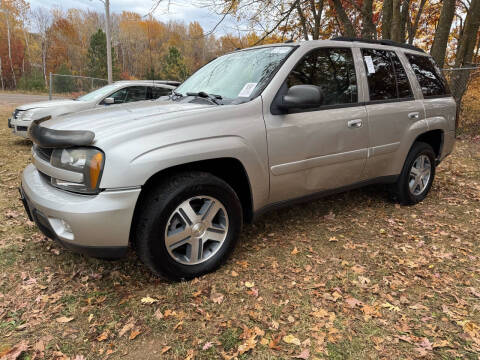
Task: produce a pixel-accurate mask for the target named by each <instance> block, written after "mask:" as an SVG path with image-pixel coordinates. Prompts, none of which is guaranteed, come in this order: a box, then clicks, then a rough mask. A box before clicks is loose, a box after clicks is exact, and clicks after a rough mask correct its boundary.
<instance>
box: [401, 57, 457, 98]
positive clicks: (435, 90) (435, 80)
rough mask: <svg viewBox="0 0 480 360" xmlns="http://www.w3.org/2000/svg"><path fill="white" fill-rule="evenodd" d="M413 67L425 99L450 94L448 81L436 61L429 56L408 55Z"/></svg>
mask: <svg viewBox="0 0 480 360" xmlns="http://www.w3.org/2000/svg"><path fill="white" fill-rule="evenodd" d="M406 55H407V58H408V61H409V62H410V64H411V65H412V69H413V71H414V72H415V75H416V77H417V80H418V83H419V84H420V87H421V88H422V93H423V97H425V98H428V97H435V96H445V95H449V94H450V89H449V88H448V85H447V81H446V80H445V78H444V77H443V75H442V72H441V70H440V69H439V67H438V66H437V64H435V61H434V60H433V59H432V58H431V57H429V56H418V55H412V54H406Z"/></svg>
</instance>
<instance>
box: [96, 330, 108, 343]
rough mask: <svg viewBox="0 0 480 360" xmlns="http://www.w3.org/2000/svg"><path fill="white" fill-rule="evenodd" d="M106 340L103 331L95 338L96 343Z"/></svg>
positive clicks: (105, 332) (106, 337)
mask: <svg viewBox="0 0 480 360" xmlns="http://www.w3.org/2000/svg"><path fill="white" fill-rule="evenodd" d="M107 339H108V332H107V331H104V332H103V333H101V334H100V335H98V336H97V341H105V340H107Z"/></svg>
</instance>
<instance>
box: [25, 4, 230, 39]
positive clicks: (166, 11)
mask: <svg viewBox="0 0 480 360" xmlns="http://www.w3.org/2000/svg"><path fill="white" fill-rule="evenodd" d="M155 2H156V1H155V0H110V12H111V13H113V12H116V13H121V12H122V11H124V10H127V11H133V12H136V13H138V14H140V15H142V16H143V15H146V14H148V13H149V12H150V10H151V9H152V6H153V5H154V3H155ZM168 2H169V1H168V0H164V1H163V2H162V3H161V4H160V6H159V7H158V8H157V9H156V10H155V12H154V14H153V15H154V16H155V17H156V18H157V19H158V20H160V21H162V22H168V21H169V20H177V21H184V22H185V23H187V24H188V23H189V22H191V21H198V22H199V23H200V25H201V26H202V27H203V30H204V31H205V32H208V31H210V30H212V29H213V28H214V26H215V25H216V24H217V23H218V21H219V19H220V16H218V15H216V14H215V13H213V12H212V11H210V10H209V9H207V8H203V7H200V6H195V5H193V4H192V1H187V0H171V1H170V5H168ZM30 7H31V8H32V9H34V8H37V7H44V8H60V9H62V10H67V9H69V8H80V9H90V10H96V11H98V12H104V6H103V3H102V2H101V1H100V0H62V1H58V0H30ZM234 29H235V27H234V24H233V22H232V21H231V20H229V19H226V20H225V21H224V22H222V24H220V25H219V26H218V28H217V29H216V31H215V35H223V34H226V33H228V32H234Z"/></svg>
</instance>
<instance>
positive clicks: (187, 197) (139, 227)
mask: <svg viewBox="0 0 480 360" xmlns="http://www.w3.org/2000/svg"><path fill="white" fill-rule="evenodd" d="M144 199H145V201H144V203H143V204H142V208H141V210H140V212H139V216H138V218H137V221H136V224H135V229H134V230H135V231H134V239H133V241H134V243H135V247H136V251H137V255H138V257H139V258H140V260H141V261H142V262H143V263H144V264H145V265H146V266H147V267H148V268H149V269H150V270H152V271H153V272H154V273H155V274H157V275H159V276H162V277H164V278H167V279H169V280H174V281H178V280H183V279H192V278H194V277H198V276H201V275H203V274H206V273H208V272H211V271H213V270H215V269H217V268H218V267H219V266H220V265H222V264H223V263H224V262H225V261H226V259H227V258H228V256H229V255H230V254H231V252H232V251H233V249H234V246H235V243H236V242H237V239H238V237H239V233H240V230H241V227H242V223H243V220H242V207H241V203H240V200H239V199H238V196H237V194H236V193H235V191H234V190H233V189H232V188H231V187H230V186H229V185H228V184H227V183H226V182H225V181H223V180H221V179H220V178H218V177H216V176H213V175H211V174H209V173H204V172H186V173H179V174H176V175H173V176H171V177H169V178H168V179H166V180H165V181H163V182H161V183H160V184H159V185H158V186H156V187H155V188H153V189H151V190H150V192H149V193H148V194H146V196H145V197H144Z"/></svg>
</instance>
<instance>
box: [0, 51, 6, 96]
mask: <svg viewBox="0 0 480 360" xmlns="http://www.w3.org/2000/svg"><path fill="white" fill-rule="evenodd" d="M0 82H1V83H2V90H5V84H4V83H3V68H2V57H1V56H0Z"/></svg>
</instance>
